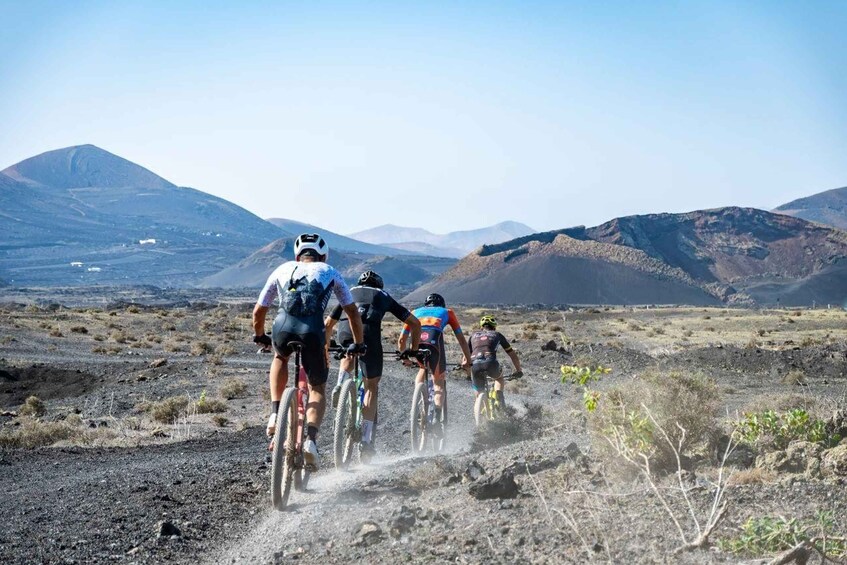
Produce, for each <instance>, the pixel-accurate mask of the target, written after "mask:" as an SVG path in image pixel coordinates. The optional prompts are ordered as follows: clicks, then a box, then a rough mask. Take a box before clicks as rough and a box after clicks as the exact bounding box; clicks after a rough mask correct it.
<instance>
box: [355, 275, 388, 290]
mask: <svg viewBox="0 0 847 565" xmlns="http://www.w3.org/2000/svg"><path fill="white" fill-rule="evenodd" d="M359 285H360V286H369V287H371V288H383V287H384V286H385V283H383V282H382V277H381V276H379V275H378V274H377V273H375V272H374V271H365V272H364V273H362V276H360V277H359Z"/></svg>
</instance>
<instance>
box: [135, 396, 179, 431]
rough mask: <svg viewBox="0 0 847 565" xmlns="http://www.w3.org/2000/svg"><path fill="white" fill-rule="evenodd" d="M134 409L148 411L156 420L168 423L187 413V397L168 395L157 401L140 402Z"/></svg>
mask: <svg viewBox="0 0 847 565" xmlns="http://www.w3.org/2000/svg"><path fill="white" fill-rule="evenodd" d="M135 409H136V410H139V411H143V412H149V413H150V416H151V417H152V418H153V419H154V420H156V421H157V422H162V423H163V424H170V423H172V422H174V421H175V420H177V419H179V418H180V417H181V416H185V415H186V414H187V413H188V397H187V396H170V397H168V398H165V399H163V400H160V401H159V402H142V403H140V404H138V405H136V407H135Z"/></svg>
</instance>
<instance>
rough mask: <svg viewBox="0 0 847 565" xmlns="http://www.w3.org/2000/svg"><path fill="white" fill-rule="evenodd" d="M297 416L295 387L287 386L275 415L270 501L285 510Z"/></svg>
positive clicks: (291, 471)
mask: <svg viewBox="0 0 847 565" xmlns="http://www.w3.org/2000/svg"><path fill="white" fill-rule="evenodd" d="M298 417H299V415H298V414H297V389H295V388H287V389H285V392H284V393H283V395H282V400H281V401H280V403H279V412H277V415H276V434H274V451H273V457H272V458H271V501H272V502H273V506H274V508H276V509H277V510H285V506H286V505H287V504H288V497H289V496H290V495H291V481H292V479H293V476H294V449H295V447H296V446H297V423H298V422H297V420H298Z"/></svg>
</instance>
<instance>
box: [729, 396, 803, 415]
mask: <svg viewBox="0 0 847 565" xmlns="http://www.w3.org/2000/svg"><path fill="white" fill-rule="evenodd" d="M816 407H817V402H816V400H815V399H814V398H812V397H810V396H804V395H802V394H794V393H792V394H762V395H759V396H756V397H754V398H753V399H751V400H750V401H749V402H748V403H747V404H745V405H744V406H743V407H742V408H741V414H761V413H762V412H765V411H767V410H773V411H775V412H780V413H782V412H790V411H791V410H797V409H802V410H805V411H807V412H809V413H810V414H812V413H816V411H815V408H816Z"/></svg>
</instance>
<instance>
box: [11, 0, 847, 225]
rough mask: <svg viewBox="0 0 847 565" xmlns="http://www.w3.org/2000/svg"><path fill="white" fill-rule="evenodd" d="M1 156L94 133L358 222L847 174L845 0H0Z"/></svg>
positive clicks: (560, 209)
mask: <svg viewBox="0 0 847 565" xmlns="http://www.w3.org/2000/svg"><path fill="white" fill-rule="evenodd" d="M0 9H2V12H0V13H2V15H3V20H4V24H3V27H2V31H0V123H2V124H3V125H2V130H0V168H3V167H5V166H7V165H11V164H13V163H15V162H17V161H19V160H21V159H24V158H26V157H29V156H32V155H35V154H37V153H41V152H43V151H46V150H49V149H56V148H59V147H64V146H68V145H78V144H82V143H93V144H95V145H98V146H100V147H102V148H104V149H107V150H109V151H111V152H113V153H116V154H118V155H121V156H122V157H125V158H127V159H130V160H131V161H134V162H136V163H139V164H141V165H144V166H146V167H147V168H149V169H151V170H153V171H154V172H156V173H158V174H160V175H162V176H163V177H165V178H167V179H168V180H170V181H172V182H175V183H177V184H180V185H184V186H192V187H195V188H199V189H201V190H205V191H207V192H210V193H212V194H215V195H218V196H221V197H223V198H227V199H229V200H232V201H233V202H235V203H237V204H240V205H242V206H244V207H245V208H247V209H249V210H251V211H252V212H254V213H256V214H258V215H260V216H262V217H271V216H281V217H288V218H294V219H298V220H301V221H306V222H310V223H314V224H317V225H320V226H324V227H326V228H328V229H333V230H335V231H340V232H350V231H355V230H359V229H364V228H368V227H371V226H374V225H378V224H382V223H387V222H391V223H397V224H402V225H414V226H421V227H425V228H428V229H431V230H433V231H449V230H453V229H467V228H474V227H479V226H482V225H487V224H490V223H494V222H497V221H502V220H507V219H512V220H518V221H522V222H525V223H527V224H529V225H531V226H533V227H535V228H537V229H553V228H559V227H565V226H571V225H577V224H587V225H594V224H597V223H600V222H603V221H605V220H608V219H611V218H613V217H615V216H621V215H628V214H638V213H647V212H662V211H668V212H680V211H688V210H693V209H698V208H709V207H717V206H724V205H730V204H737V205H745V206H756V207H762V208H771V207H773V206H776V205H778V204H781V203H783V202H785V201H787V200H790V199H793V198H796V197H800V196H805V195H808V194H811V193H814V192H819V191H822V190H826V189H830V188H835V187H840V186H844V185H847V102H846V101H847V41H845V37H847V36H845V33H844V30H845V29H847V2H832V3H825V2H805V1H799V0H798V1H797V2H779V1H759V2H752V1H751V2H716V1H708V2H689V1H684V2H678V3H675V2H657V3H646V2H620V3H613V2H538V3H533V2H515V3H496V4H495V3H492V2H479V3H462V4H458V3H453V2H451V3H449V4H447V3H445V4H438V3H435V2H421V3H420V4H419V5H417V6H415V5H413V4H412V3H410V2H386V3H370V2H367V3H365V2H344V3H338V4H336V3H330V2H309V3H306V2H297V3H283V2H235V1H232V2H212V1H208V0H204V1H197V2H190V1H186V0H180V1H179V2H170V1H168V2H165V1H162V2H141V1H133V2H117V1H104V2H84V1H73V2H64V1H59V0H56V1H52V2H38V1H32V0H21V1H19V2H8V1H6V0H0Z"/></svg>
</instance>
